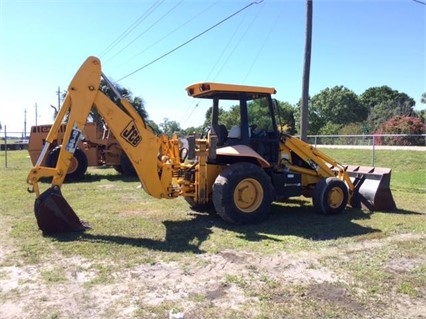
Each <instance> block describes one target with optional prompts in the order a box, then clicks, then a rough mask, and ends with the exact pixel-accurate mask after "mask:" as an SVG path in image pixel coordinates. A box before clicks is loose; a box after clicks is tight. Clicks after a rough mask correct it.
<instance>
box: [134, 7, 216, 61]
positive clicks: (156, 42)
mask: <svg viewBox="0 0 426 319" xmlns="http://www.w3.org/2000/svg"><path fill="white" fill-rule="evenodd" d="M218 2H219V1H216V2H214V3H212V4H211V5H210V6H208V7H207V8H205V9H204V10H202V11H200V12H199V13H197V14H195V15H194V16H193V17H192V18H190V19H188V20H187V21H185V22H184V23H182V24H181V25H180V26H178V27H176V28H175V29H173V30H172V31H170V32H169V33H167V34H166V35H165V36H163V37H162V38H160V39H158V40H157V41H155V42H154V43H153V44H151V45H149V46H147V47H146V48H145V49H143V50H142V51H140V52H138V53H137V54H135V55H134V56H132V57H131V58H129V59H128V60H127V62H128V61H130V60H132V59H134V58H136V57H137V56H139V55H141V54H142V53H144V52H146V51H148V50H149V49H150V48H152V47H153V46H155V45H157V44H158V43H160V42H161V41H163V40H164V39H166V38H167V37H169V36H170V35H172V34H173V33H175V32H176V31H178V30H179V29H181V28H182V27H184V26H185V25H187V24H188V23H190V22H191V21H193V20H194V19H195V18H198V17H199V16H200V15H201V14H203V13H204V12H205V11H207V10H209V9H210V8H211V7H213V6H214V5H216V4H217V3H218ZM127 62H126V63H127Z"/></svg>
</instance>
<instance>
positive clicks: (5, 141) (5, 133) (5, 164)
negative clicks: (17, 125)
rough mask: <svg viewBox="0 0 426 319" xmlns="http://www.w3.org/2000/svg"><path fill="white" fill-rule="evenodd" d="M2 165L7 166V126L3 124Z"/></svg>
mask: <svg viewBox="0 0 426 319" xmlns="http://www.w3.org/2000/svg"><path fill="white" fill-rule="evenodd" d="M4 167H5V168H7V128H6V125H5V126H4Z"/></svg>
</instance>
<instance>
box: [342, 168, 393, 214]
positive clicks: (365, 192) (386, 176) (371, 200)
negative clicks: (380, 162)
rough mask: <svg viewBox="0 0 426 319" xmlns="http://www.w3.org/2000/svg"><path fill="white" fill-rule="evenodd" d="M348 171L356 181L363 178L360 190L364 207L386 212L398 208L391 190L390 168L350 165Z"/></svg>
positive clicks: (360, 197) (360, 198)
mask: <svg viewBox="0 0 426 319" xmlns="http://www.w3.org/2000/svg"><path fill="white" fill-rule="evenodd" d="M346 172H347V173H348V175H349V176H350V177H351V179H352V178H353V179H354V180H355V181H357V180H359V179H361V178H362V179H363V181H361V186H360V188H359V190H358V192H359V200H360V202H361V204H362V206H363V207H365V208H367V209H369V210H370V211H385V212H388V211H393V210H395V209H396V204H395V201H394V200H393V196H392V193H391V190H390V178H391V172H392V170H391V169H390V168H383V167H363V166H348V168H347V170H346ZM355 183H356V182H355ZM355 183H354V184H355Z"/></svg>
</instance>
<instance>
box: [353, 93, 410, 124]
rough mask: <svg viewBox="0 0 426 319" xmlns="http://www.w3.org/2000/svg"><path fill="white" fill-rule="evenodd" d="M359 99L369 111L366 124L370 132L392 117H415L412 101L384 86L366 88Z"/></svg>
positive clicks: (403, 94)
mask: <svg viewBox="0 0 426 319" xmlns="http://www.w3.org/2000/svg"><path fill="white" fill-rule="evenodd" d="M360 99H361V102H362V103H363V104H364V105H365V106H366V107H367V108H368V110H369V115H368V118H367V121H366V123H367V126H368V129H369V131H370V132H374V131H376V130H377V128H378V127H379V126H380V125H381V124H382V123H384V122H386V121H388V120H389V119H391V118H392V117H394V116H397V115H399V116H409V117H410V116H416V115H415V111H414V108H413V107H414V105H415V104H416V102H415V101H414V99H413V98H411V97H409V96H408V95H407V94H406V93H402V92H399V91H396V90H393V89H391V88H390V87H389V86H386V85H383V86H379V87H371V88H368V89H367V90H365V92H364V93H362V94H361V96H360Z"/></svg>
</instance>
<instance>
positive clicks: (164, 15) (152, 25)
mask: <svg viewBox="0 0 426 319" xmlns="http://www.w3.org/2000/svg"><path fill="white" fill-rule="evenodd" d="M182 2H183V0H181V1H180V2H178V3H177V4H176V5H175V6H173V7H172V8H171V9H170V10H169V11H167V12H166V13H165V14H163V15H162V16H161V17H160V18H158V19H157V20H156V21H155V22H154V23H152V24H151V25H150V26H149V27H148V28H147V29H146V30H144V31H143V32H142V33H140V34H139V35H138V36H137V37H136V38H134V39H133V40H132V41H130V42H129V43H128V44H127V45H126V46H124V47H123V48H122V49H121V50H120V51H118V52H117V53H116V54H114V55H113V56H112V57H111V58H110V59H109V60H108V61H106V62H109V61H110V60H112V59H113V58H115V57H116V56H117V55H118V54H120V53H121V52H123V51H124V50H125V49H127V48H128V47H129V46H130V45H131V44H133V43H135V41H136V40H137V39H139V38H140V37H141V36H143V35H144V34H145V33H147V32H148V31H149V30H151V29H152V28H153V27H154V26H155V25H156V24H157V23H158V22H160V21H161V20H163V19H164V18H165V17H166V16H167V15H168V14H169V13H170V12H172V11H173V10H175V9H176V8H177V7H178V6H179V5H180V4H181V3H182Z"/></svg>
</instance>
